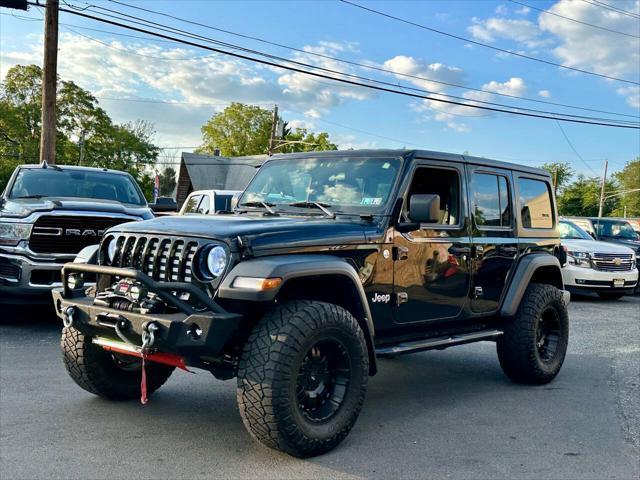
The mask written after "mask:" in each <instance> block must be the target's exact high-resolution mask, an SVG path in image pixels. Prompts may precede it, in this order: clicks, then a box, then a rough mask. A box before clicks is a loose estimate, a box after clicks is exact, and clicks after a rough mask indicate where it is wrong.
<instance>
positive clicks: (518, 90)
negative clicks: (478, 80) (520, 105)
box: [482, 77, 527, 97]
mask: <svg viewBox="0 0 640 480" xmlns="http://www.w3.org/2000/svg"><path fill="white" fill-rule="evenodd" d="M482 90H486V91H487V92H495V93H502V94H504V95H515V96H518V97H521V96H522V95H524V94H525V93H526V92H527V86H526V84H525V83H524V80H523V79H522V78H520V77H511V78H510V79H509V80H507V81H506V82H503V83H500V82H496V81H495V80H493V81H491V82H489V83H485V84H484V85H482Z"/></svg>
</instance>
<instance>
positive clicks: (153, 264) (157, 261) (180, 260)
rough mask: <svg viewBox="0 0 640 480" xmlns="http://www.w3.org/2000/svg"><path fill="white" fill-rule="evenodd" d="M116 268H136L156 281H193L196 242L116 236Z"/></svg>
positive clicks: (114, 261) (114, 263)
mask: <svg viewBox="0 0 640 480" xmlns="http://www.w3.org/2000/svg"><path fill="white" fill-rule="evenodd" d="M115 238H116V252H115V255H114V257H113V261H112V262H111V263H110V264H109V263H107V264H108V265H110V266H113V267H123V268H133V269H135V270H139V271H141V272H143V273H146V274H147V275H149V276H150V277H151V278H153V279H154V280H156V281H164V282H191V281H192V280H193V257H194V256H195V253H196V250H197V249H198V247H199V243H198V241H196V240H188V239H182V238H172V237H155V236H137V235H126V234H125V235H120V236H116V237H115Z"/></svg>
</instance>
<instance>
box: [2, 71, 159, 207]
mask: <svg viewBox="0 0 640 480" xmlns="http://www.w3.org/2000/svg"><path fill="white" fill-rule="evenodd" d="M41 88H42V69H41V68H40V67H38V66H36V65H27V66H22V65H18V66H15V67H12V68H10V69H9V71H8V72H7V75H6V77H5V79H4V82H2V84H1V85H0V190H2V189H3V188H4V186H5V185H6V183H7V181H8V179H9V176H10V175H11V172H12V171H13V170H14V168H15V167H16V166H17V165H19V164H22V163H37V162H38V160H39V156H40V128H41V126H40V116H41V98H42V97H41ZM57 92H58V94H57V125H58V126H57V130H58V131H57V142H56V162H57V163H60V164H77V163H79V161H80V149H79V147H78V141H79V139H80V138H81V137H84V152H85V154H84V160H83V165H87V166H96V167H108V168H113V169H117V170H125V171H128V172H130V173H131V174H132V175H133V176H134V177H135V178H136V180H138V182H139V183H140V184H141V186H142V187H143V190H144V192H145V194H146V195H147V198H151V194H152V191H153V180H152V179H151V177H150V176H149V175H148V173H147V167H148V166H149V165H152V164H154V163H155V161H156V158H157V156H158V152H159V149H158V147H156V146H155V145H154V144H153V136H154V134H155V132H154V129H153V125H151V124H150V123H148V122H143V121H137V122H133V123H125V124H122V125H117V124H114V123H113V122H112V121H111V119H110V118H109V115H107V113H106V112H105V111H104V110H103V109H102V108H100V106H99V105H98V100H97V99H96V98H95V97H94V96H93V95H92V94H91V93H90V92H88V91H87V90H84V89H83V88H81V87H79V86H78V85H76V84H75V83H74V82H71V81H65V80H60V79H59V80H58V89H57Z"/></svg>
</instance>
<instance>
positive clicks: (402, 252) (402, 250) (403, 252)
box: [392, 247, 409, 260]
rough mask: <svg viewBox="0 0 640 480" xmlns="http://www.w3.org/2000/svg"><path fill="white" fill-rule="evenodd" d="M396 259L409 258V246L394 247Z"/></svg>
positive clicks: (394, 257)
mask: <svg viewBox="0 0 640 480" xmlns="http://www.w3.org/2000/svg"><path fill="white" fill-rule="evenodd" d="M392 251H393V259H394V260H406V259H407V258H409V249H408V248H407V247H393V250H392Z"/></svg>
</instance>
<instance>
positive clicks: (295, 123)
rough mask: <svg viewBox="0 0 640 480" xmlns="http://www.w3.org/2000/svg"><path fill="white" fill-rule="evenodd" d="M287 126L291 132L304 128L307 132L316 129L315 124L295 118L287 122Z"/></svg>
mask: <svg viewBox="0 0 640 480" xmlns="http://www.w3.org/2000/svg"><path fill="white" fill-rule="evenodd" d="M287 126H288V127H289V128H290V129H291V130H296V129H298V128H305V129H307V130H313V129H315V128H316V126H315V124H314V123H313V122H309V121H307V120H303V119H300V118H296V119H293V120H291V121H289V122H287Z"/></svg>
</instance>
